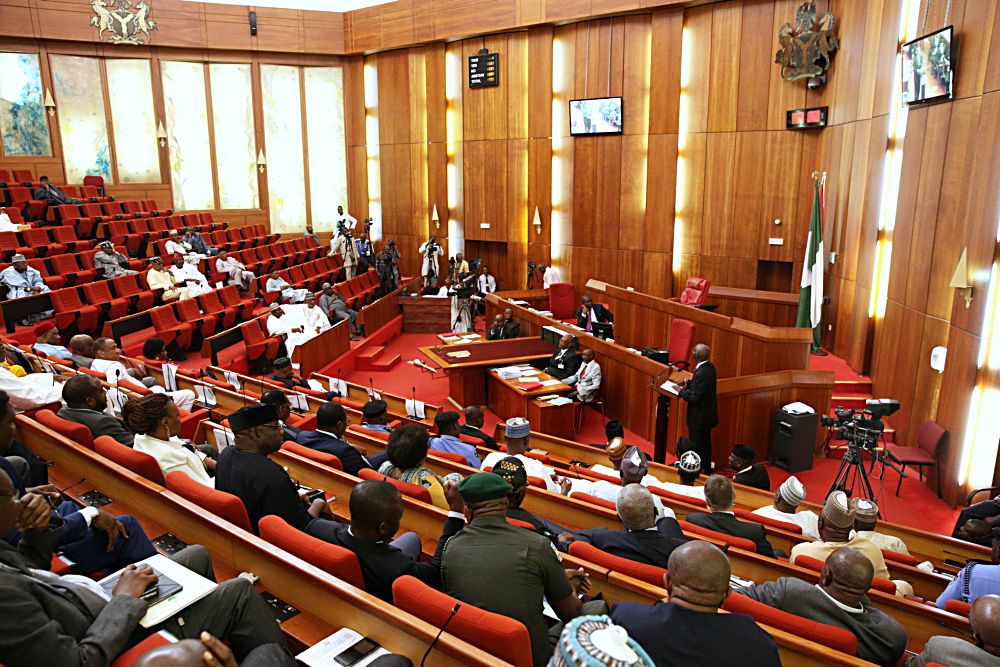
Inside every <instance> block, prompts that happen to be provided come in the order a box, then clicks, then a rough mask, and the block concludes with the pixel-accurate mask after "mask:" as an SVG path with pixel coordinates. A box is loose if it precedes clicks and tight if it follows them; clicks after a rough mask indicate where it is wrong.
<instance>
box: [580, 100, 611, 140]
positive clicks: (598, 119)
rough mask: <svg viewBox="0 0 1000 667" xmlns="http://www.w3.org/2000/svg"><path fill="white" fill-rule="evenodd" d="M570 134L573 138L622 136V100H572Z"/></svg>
mask: <svg viewBox="0 0 1000 667" xmlns="http://www.w3.org/2000/svg"><path fill="white" fill-rule="evenodd" d="M569 133H570V134H572V135H573V136H579V135H587V134H621V133H622V98H620V97H596V98H593V99H589V100H570V102H569Z"/></svg>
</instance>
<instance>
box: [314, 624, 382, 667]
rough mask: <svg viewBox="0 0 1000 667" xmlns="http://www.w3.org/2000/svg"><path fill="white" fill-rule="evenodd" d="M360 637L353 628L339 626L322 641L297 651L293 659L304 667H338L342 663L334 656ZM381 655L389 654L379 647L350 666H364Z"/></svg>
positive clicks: (352, 644) (356, 641) (355, 642)
mask: <svg viewBox="0 0 1000 667" xmlns="http://www.w3.org/2000/svg"><path fill="white" fill-rule="evenodd" d="M361 639H363V637H362V636H361V635H360V634H358V633H357V632H355V631H354V630H351V629H350V628H341V629H340V630H337V631H336V632H335V633H333V634H332V635H330V636H329V637H327V638H326V639H324V640H323V641H321V642H319V643H317V644H313V645H312V646H311V647H309V648H307V649H306V650H305V651H303V652H302V653H299V654H298V655H297V656H295V659H296V660H298V661H299V662H301V663H302V664H303V665H306V667H338V665H340V664H342V663H338V662H337V661H336V657H337V656H338V655H340V654H341V653H343V652H344V651H346V650H347V649H348V648H350V647H352V646H354V645H355V644H357V643H358V642H359V641H360V640H361ZM383 655H389V651H387V650H386V649H384V648H381V647H379V648H377V649H376V650H374V651H372V652H371V653H369V654H368V655H366V656H365V657H364V658H362V659H361V660H360V661H358V662H355V663H352V664H351V667H364V666H365V665H368V664H370V663H371V662H372V661H373V660H375V659H376V658H378V657H379V656H383ZM343 664H346V663H343Z"/></svg>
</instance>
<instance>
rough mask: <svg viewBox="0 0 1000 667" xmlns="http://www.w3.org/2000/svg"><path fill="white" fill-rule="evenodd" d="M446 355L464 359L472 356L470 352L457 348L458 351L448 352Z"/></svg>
mask: <svg viewBox="0 0 1000 667" xmlns="http://www.w3.org/2000/svg"><path fill="white" fill-rule="evenodd" d="M448 356H449V357H451V358H452V359H466V358H468V357H471V356H472V353H471V352H469V351H468V350H459V351H458V352H449V353H448Z"/></svg>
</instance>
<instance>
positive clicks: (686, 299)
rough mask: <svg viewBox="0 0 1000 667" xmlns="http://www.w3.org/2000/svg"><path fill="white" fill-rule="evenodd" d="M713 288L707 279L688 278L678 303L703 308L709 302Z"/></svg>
mask: <svg viewBox="0 0 1000 667" xmlns="http://www.w3.org/2000/svg"><path fill="white" fill-rule="evenodd" d="M711 286H712V283H711V282H709V281H708V280H707V279H705V278H688V279H687V283H686V284H685V285H684V291H683V292H681V296H680V299H678V301H680V302H681V303H683V304H685V305H688V306H701V305H703V304H704V303H705V302H706V301H707V300H708V290H709V288H710V287H711Z"/></svg>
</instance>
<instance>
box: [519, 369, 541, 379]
mask: <svg viewBox="0 0 1000 667" xmlns="http://www.w3.org/2000/svg"><path fill="white" fill-rule="evenodd" d="M539 373H541V371H540V370H538V369H537V368H524V369H521V376H522V377H530V376H533V375H538V374H539Z"/></svg>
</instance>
